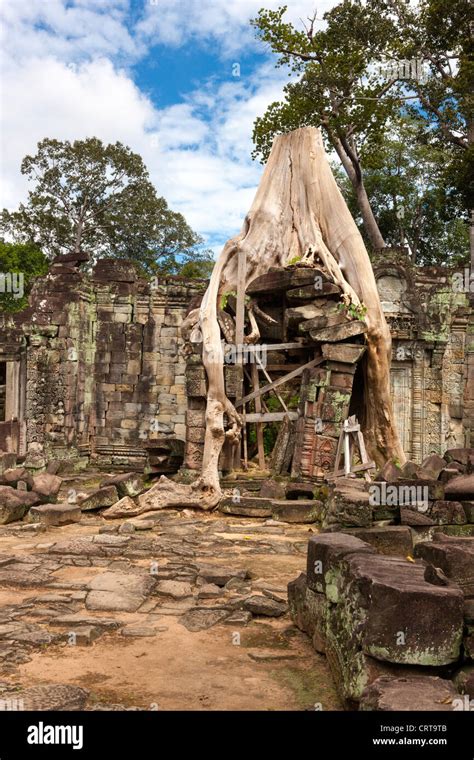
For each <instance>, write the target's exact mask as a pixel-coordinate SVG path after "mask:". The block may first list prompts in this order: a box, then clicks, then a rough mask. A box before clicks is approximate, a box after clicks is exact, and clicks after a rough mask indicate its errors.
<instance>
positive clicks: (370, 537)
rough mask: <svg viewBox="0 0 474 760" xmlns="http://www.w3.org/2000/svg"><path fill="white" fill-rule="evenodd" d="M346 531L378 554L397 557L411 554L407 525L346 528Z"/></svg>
mask: <svg viewBox="0 0 474 760" xmlns="http://www.w3.org/2000/svg"><path fill="white" fill-rule="evenodd" d="M347 532H348V533H350V534H351V535H352V536H355V537H356V538H359V539H360V540H361V541H364V542H365V543H367V544H370V546H373V547H374V549H376V551H378V552H379V553H380V554H389V555H394V556H398V557H406V556H407V555H411V554H413V536H412V532H411V530H410V528H409V527H407V526H402V525H387V526H385V527H380V528H350V529H349V528H348V529H347Z"/></svg>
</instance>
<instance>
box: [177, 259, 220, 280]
mask: <svg viewBox="0 0 474 760" xmlns="http://www.w3.org/2000/svg"><path fill="white" fill-rule="evenodd" d="M215 263H216V262H215V259H214V257H213V256H212V254H210V253H209V254H202V258H200V259H194V260H189V261H187V262H186V263H185V264H183V265H182V266H181V267H180V269H178V272H177V274H179V275H180V276H181V277H189V278H190V279H199V278H201V279H205V280H207V279H209V277H210V276H211V274H212V270H213V269H214V264H215Z"/></svg>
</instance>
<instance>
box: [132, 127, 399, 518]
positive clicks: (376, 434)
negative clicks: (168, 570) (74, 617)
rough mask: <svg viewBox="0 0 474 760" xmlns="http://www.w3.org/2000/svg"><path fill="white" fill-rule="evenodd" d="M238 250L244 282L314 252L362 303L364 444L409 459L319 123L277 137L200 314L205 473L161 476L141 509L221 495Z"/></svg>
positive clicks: (370, 281) (232, 416)
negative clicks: (220, 307)
mask: <svg viewBox="0 0 474 760" xmlns="http://www.w3.org/2000/svg"><path fill="white" fill-rule="evenodd" d="M239 251H240V252H242V253H243V254H244V255H245V257H246V284H248V283H249V282H251V281H252V280H253V279H254V278H255V277H258V276H259V275H260V274H264V273H265V272H267V271H268V269H269V267H271V266H273V267H274V266H280V267H283V266H285V265H286V263H287V262H288V261H289V260H291V259H292V258H294V257H295V256H298V257H302V256H307V255H308V252H310V253H311V255H312V256H313V260H314V261H315V262H317V261H318V259H319V260H320V261H321V262H322V263H323V264H324V266H325V268H326V269H327V270H328V271H329V272H330V274H331V276H332V278H333V280H334V282H336V283H337V284H338V285H339V286H340V287H341V289H342V291H343V298H344V300H345V302H346V303H347V304H349V303H352V304H355V305H359V304H360V303H361V302H362V303H363V304H365V306H366V307H367V313H366V316H365V320H366V323H367V328H368V329H367V333H366V336H367V351H366V354H365V357H366V358H365V378H366V382H365V388H364V404H365V410H364V415H363V416H364V420H363V424H364V431H365V435H366V442H367V448H368V451H369V453H370V454H371V455H372V457H373V458H374V459H375V460H376V461H377V462H378V463H380V462H384V461H386V460H387V459H389V458H396V459H398V460H399V461H400V462H404V461H405V455H404V453H403V449H402V447H401V444H400V441H399V438H398V434H397V430H396V425H395V421H394V418H393V411H392V404H391V398H390V357H391V337H390V332H389V329H388V327H387V323H386V322H385V317H384V314H383V311H382V307H381V304H380V299H379V295H378V292H377V287H376V283H375V277H374V274H373V271H372V266H371V263H370V259H369V256H368V254H367V251H366V249H365V246H364V242H363V240H362V237H361V235H360V233H359V231H358V229H357V226H356V224H355V222H354V220H353V219H352V216H351V214H350V212H349V209H348V208H347V206H346V203H345V201H344V199H343V197H342V195H341V193H340V191H339V188H338V186H337V184H336V181H335V179H334V177H333V174H332V171H331V168H330V166H329V163H328V161H327V158H326V154H325V151H324V147H323V143H322V139H321V134H320V132H319V130H318V129H316V128H315V127H304V128H302V129H297V130H295V131H294V132H291V133H289V134H285V135H280V136H278V137H277V138H276V139H275V141H274V144H273V148H272V151H271V154H270V157H269V159H268V163H267V165H266V167H265V171H264V173H263V177H262V179H261V182H260V185H259V187H258V190H257V193H256V196H255V199H254V201H253V204H252V207H251V209H250V211H249V213H248V214H247V216H246V218H245V221H244V225H243V228H242V231H241V232H240V234H238V235H237V236H236V237H235V238H233V239H231V240H229V241H228V242H227V243H226V245H225V246H224V249H223V251H222V253H221V255H220V257H219V259H218V261H217V263H216V265H215V267H214V270H213V273H212V275H211V279H210V283H209V287H208V289H207V291H206V294H205V296H204V299H203V302H202V305H201V309H200V313H199V322H200V328H201V332H202V337H203V362H204V366H205V368H206V373H207V378H208V394H207V409H206V434H205V443H204V460H203V466H202V472H201V476H200V477H199V478H198V480H197V481H196V482H195V483H193V484H192V485H191V486H183V485H179V486H178V485H177V484H175V483H173V482H172V481H170V480H167V479H166V478H163V477H162V478H161V479H160V481H159V482H158V484H157V485H156V486H154V487H153V488H152V489H151V490H150V491H149V492H148V494H147V495H146V498H145V500H144V502H143V507H144V508H143V511H146V509H156V508H160V507H163V506H173V505H177V504H179V505H183V506H184V505H192V506H200V507H202V508H204V509H206V508H207V509H209V508H212V507H213V506H215V505H216V504H217V503H218V501H219V499H220V497H221V491H220V486H219V478H218V459H219V454H220V451H221V449H222V445H223V443H224V440H225V437H226V436H228V437H230V438H232V439H233V440H235V438H236V436H238V435H239V429H240V427H241V424H242V422H241V418H240V417H239V415H238V414H237V412H236V410H235V408H234V407H233V405H232V403H231V402H230V401H229V399H228V398H227V397H226V394H225V386H224V361H223V355H222V346H221V333H220V328H219V324H218V321H217V303H218V299H219V298H220V296H221V295H222V294H223V293H225V292H229V291H233V290H235V289H236V284H237V267H238V254H239ZM225 418H227V428H228V429H227V430H226V425H225ZM141 498H143V497H141Z"/></svg>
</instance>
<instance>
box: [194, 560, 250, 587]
mask: <svg viewBox="0 0 474 760" xmlns="http://www.w3.org/2000/svg"><path fill="white" fill-rule="evenodd" d="M198 573H199V576H200V577H201V578H203V579H204V580H205V581H206V582H207V583H214V584H215V585H216V586H225V585H226V583H229V581H231V580H232V579H233V578H237V579H239V580H246V579H247V578H249V577H250V575H249V573H248V570H237V569H236V568H232V567H223V566H222V565H205V564H200V565H199V566H198Z"/></svg>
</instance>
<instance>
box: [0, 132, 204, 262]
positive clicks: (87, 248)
mask: <svg viewBox="0 0 474 760" xmlns="http://www.w3.org/2000/svg"><path fill="white" fill-rule="evenodd" d="M21 172H22V174H24V175H25V176H26V177H27V178H28V180H29V181H30V182H31V183H32V184H33V185H34V186H33V189H32V190H30V191H29V194H28V201H27V203H26V204H23V203H22V204H20V206H19V208H18V210H17V211H13V212H10V211H8V210H6V209H4V210H3V212H2V215H1V225H2V228H3V232H4V234H7V235H9V236H11V237H13V239H14V240H15V241H18V242H24V243H31V244H34V245H35V246H36V247H38V248H39V249H41V250H42V251H43V252H44V253H45V254H46V255H47V256H48V258H53V257H55V256H57V255H59V254H64V253H70V252H72V251H75V252H77V253H78V252H82V253H87V254H89V255H90V257H91V260H96V259H98V258H100V257H102V256H114V257H117V258H126V259H130V260H132V261H135V262H137V263H138V264H139V265H140V267H141V268H142V269H143V270H144V271H145V272H147V273H149V274H152V273H156V272H166V273H176V272H178V271H179V270H180V268H181V267H182V265H183V264H185V263H187V262H189V261H192V262H194V263H195V264H196V265H197V266H199V262H201V261H204V262H206V261H207V260H208V259H209V252H208V251H203V250H202V249H203V245H202V243H203V241H202V238H200V237H199V235H197V234H196V233H195V232H194V231H193V230H192V229H191V228H190V227H189V225H188V224H187V222H186V220H185V218H184V217H183V215H182V214H180V213H177V212H175V211H172V210H171V209H170V208H169V207H168V204H167V202H166V200H165V199H164V198H162V197H160V196H158V194H157V192H156V190H155V188H154V186H153V184H152V183H151V181H150V178H149V174H148V171H147V169H146V166H145V164H144V163H143V160H142V158H141V156H139V155H138V154H137V153H133V152H132V151H131V150H130V148H128V147H127V146H125V145H122V144H121V143H120V142H116V143H115V144H113V145H104V144H103V143H102V142H101V140H99V139H97V138H96V137H91V138H87V139H85V140H75V141H74V142H69V141H64V142H62V141H59V140H53V139H44V140H42V141H41V142H40V143H39V144H38V150H37V153H36V155H34V156H25V158H24V159H23V161H22V164H21Z"/></svg>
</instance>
